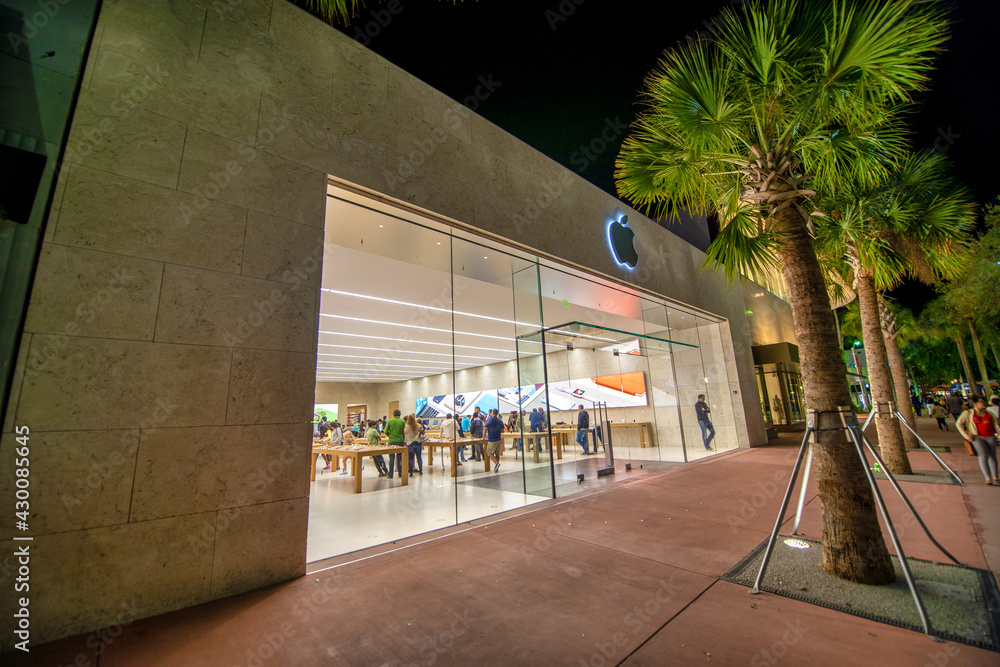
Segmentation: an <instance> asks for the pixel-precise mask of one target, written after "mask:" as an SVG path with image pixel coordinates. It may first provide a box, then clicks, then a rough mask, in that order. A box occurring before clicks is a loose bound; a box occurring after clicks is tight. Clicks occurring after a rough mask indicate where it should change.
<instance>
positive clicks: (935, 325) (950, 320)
mask: <svg viewBox="0 0 1000 667" xmlns="http://www.w3.org/2000/svg"><path fill="white" fill-rule="evenodd" d="M918 325H919V327H920V329H921V330H922V331H924V332H926V334H927V335H928V336H931V337H935V338H951V339H952V340H953V341H955V347H957V348H958V356H959V359H961V361H962V369H963V370H964V372H965V379H966V380H967V381H968V383H969V391H970V392H972V395H973V396H978V395H979V392H978V391H977V387H976V376H975V375H973V374H972V364H970V363H969V354H968V352H966V349H965V326H966V322H965V318H963V317H962V316H961V315H959V314H958V313H956V312H955V311H954V310H952V309H951V308H950V307H949V306H948V302H947V301H946V300H945V297H944V296H939V297H937V298H936V299H934V300H933V301H931V302H930V303H929V304H927V306H926V307H925V308H924V310H923V312H921V313H920V318H919V320H918Z"/></svg>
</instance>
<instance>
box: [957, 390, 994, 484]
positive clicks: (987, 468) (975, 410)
mask: <svg viewBox="0 0 1000 667" xmlns="http://www.w3.org/2000/svg"><path fill="white" fill-rule="evenodd" d="M956 426H957V427H958V432H959V433H961V434H962V437H963V438H965V439H966V440H968V441H969V443H970V444H971V445H972V447H973V449H975V450H976V455H977V456H978V457H979V469H980V470H982V471H983V476H984V477H985V478H986V483H987V484H990V485H992V486H1000V479H997V435H998V434H1000V423H998V422H997V418H996V417H994V416H993V413H992V412H988V411H987V410H986V399H985V398H983V397H981V396H977V397H976V398H975V400H974V401H973V404H972V409H970V410H966V411H965V412H963V413H962V416H961V417H959V418H958V421H957V422H956Z"/></svg>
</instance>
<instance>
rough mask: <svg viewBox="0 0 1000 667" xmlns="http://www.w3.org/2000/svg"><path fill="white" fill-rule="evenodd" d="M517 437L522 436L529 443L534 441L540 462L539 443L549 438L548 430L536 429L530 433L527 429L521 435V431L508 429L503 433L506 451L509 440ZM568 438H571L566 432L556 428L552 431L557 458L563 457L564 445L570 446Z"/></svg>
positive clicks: (536, 461)
mask: <svg viewBox="0 0 1000 667" xmlns="http://www.w3.org/2000/svg"><path fill="white" fill-rule="evenodd" d="M517 438H521V439H522V440H524V441H525V444H527V443H528V442H534V443H535V447H534V452H535V463H538V462H539V457H538V450H539V444H540V443H541V442H544V441H545V440H548V439H549V434H548V432H547V431H536V432H534V433H529V432H527V431H525V432H524V435H521V433H520V432H519V431H508V432H506V433H504V434H503V441H504V451H506V449H507V441H508V440H516V439H517ZM568 440H569V438H568V436H567V434H566V432H563V431H556V430H553V431H552V444H553V445H555V449H556V458H557V459H561V458H562V457H563V447H568V446H569V445H568Z"/></svg>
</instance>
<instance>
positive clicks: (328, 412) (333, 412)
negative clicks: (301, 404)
mask: <svg viewBox="0 0 1000 667" xmlns="http://www.w3.org/2000/svg"><path fill="white" fill-rule="evenodd" d="M339 406H340V404H339V403H323V404H319V405H314V406H313V421H314V422H318V421H319V420H320V419H321V418H322V417H326V420H327V421H330V422H332V421H336V420H337V408H338V407H339Z"/></svg>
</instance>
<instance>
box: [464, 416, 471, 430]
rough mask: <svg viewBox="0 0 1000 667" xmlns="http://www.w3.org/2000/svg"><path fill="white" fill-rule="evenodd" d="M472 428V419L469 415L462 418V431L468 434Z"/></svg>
mask: <svg viewBox="0 0 1000 667" xmlns="http://www.w3.org/2000/svg"><path fill="white" fill-rule="evenodd" d="M471 427H472V418H471V417H469V415H465V416H464V417H462V430H463V431H465V432H466V433H468V432H469V429H470V428H471Z"/></svg>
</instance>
